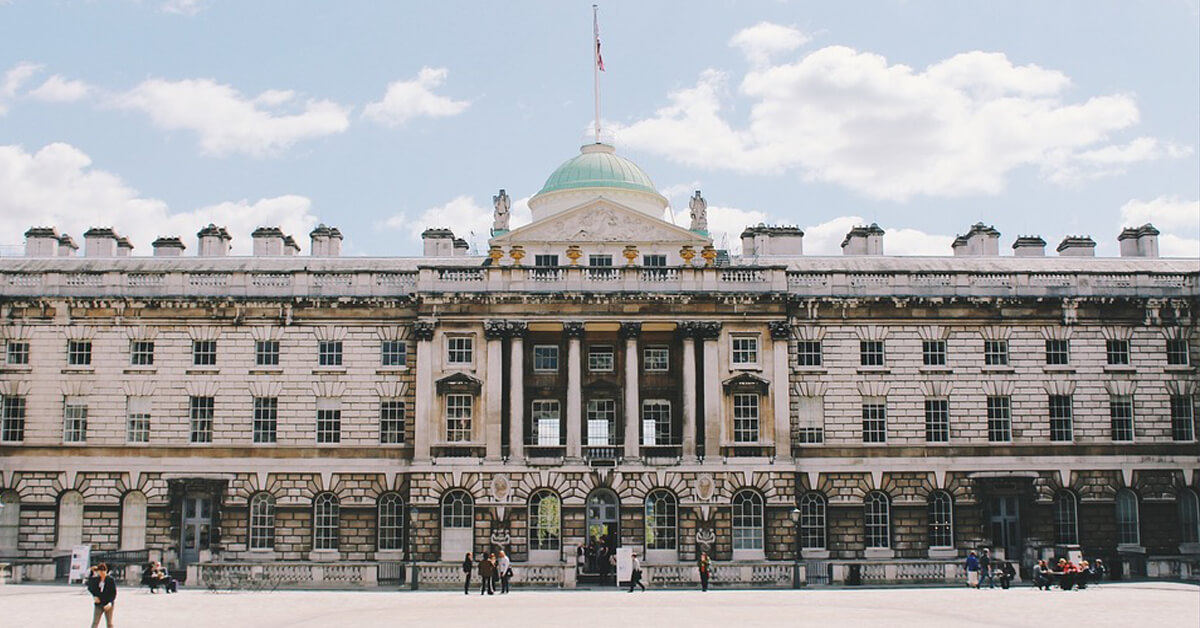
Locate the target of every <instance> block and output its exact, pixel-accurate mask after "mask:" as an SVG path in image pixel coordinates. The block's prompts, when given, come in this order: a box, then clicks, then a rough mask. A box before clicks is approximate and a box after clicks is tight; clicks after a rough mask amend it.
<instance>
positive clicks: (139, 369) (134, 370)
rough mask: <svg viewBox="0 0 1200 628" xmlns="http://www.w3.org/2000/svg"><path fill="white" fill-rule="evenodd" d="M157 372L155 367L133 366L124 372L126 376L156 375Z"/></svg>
mask: <svg viewBox="0 0 1200 628" xmlns="http://www.w3.org/2000/svg"><path fill="white" fill-rule="evenodd" d="M157 372H158V369H157V368H155V367H153V366H131V367H129V368H127V369H125V370H124V371H123V373H124V374H125V375H154V374H155V373H157Z"/></svg>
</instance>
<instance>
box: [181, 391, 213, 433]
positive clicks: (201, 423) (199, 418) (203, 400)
mask: <svg viewBox="0 0 1200 628" xmlns="http://www.w3.org/2000/svg"><path fill="white" fill-rule="evenodd" d="M215 405H216V404H215V400H214V399H213V398H212V397H190V398H188V416H189V421H188V442H189V443H211V442H212V439H213V414H214V408H215Z"/></svg>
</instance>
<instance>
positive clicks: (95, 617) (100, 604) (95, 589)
mask: <svg viewBox="0 0 1200 628" xmlns="http://www.w3.org/2000/svg"><path fill="white" fill-rule="evenodd" d="M88 593H91V594H92V602H93V603H94V604H95V608H94V609H93V610H92V628H96V626H99V625H100V617H101V616H103V617H104V621H105V622H106V625H107V626H108V628H113V603H115V602H116V600H117V581H116V579H114V578H109V577H108V565H106V564H104V563H100V564H99V565H96V577H95V578H91V579H89V580H88Z"/></svg>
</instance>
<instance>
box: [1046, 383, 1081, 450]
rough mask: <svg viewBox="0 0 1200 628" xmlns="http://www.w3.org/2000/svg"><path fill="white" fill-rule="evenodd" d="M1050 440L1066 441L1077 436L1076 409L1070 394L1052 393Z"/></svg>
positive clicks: (1050, 400)
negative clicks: (1075, 425) (1073, 406)
mask: <svg viewBox="0 0 1200 628" xmlns="http://www.w3.org/2000/svg"><path fill="white" fill-rule="evenodd" d="M1049 404H1050V440H1052V441H1055V442H1066V441H1070V440H1073V439H1074V438H1075V427H1074V410H1073V408H1072V400H1071V396H1070V395H1050V399H1049Z"/></svg>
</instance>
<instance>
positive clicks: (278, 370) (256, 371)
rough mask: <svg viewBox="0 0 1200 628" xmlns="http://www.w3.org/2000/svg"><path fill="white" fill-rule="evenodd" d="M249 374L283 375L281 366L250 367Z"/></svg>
mask: <svg viewBox="0 0 1200 628" xmlns="http://www.w3.org/2000/svg"><path fill="white" fill-rule="evenodd" d="M248 374H249V375H283V369H281V368H257V369H250V372H249V373H248Z"/></svg>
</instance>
